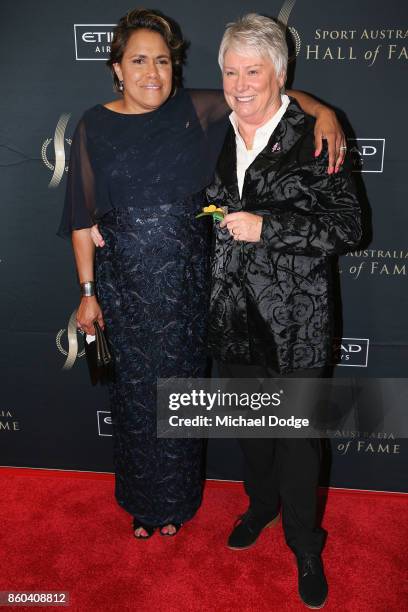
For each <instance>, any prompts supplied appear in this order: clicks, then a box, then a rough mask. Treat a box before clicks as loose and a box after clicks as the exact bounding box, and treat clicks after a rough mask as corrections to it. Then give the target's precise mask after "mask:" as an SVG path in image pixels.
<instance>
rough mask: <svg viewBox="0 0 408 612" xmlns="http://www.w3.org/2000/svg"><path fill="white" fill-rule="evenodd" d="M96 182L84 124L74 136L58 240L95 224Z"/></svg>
mask: <svg viewBox="0 0 408 612" xmlns="http://www.w3.org/2000/svg"><path fill="white" fill-rule="evenodd" d="M95 211H96V196H95V178H94V172H93V169H92V165H91V161H90V158H89V153H88V147H87V135H86V126H85V120H84V118H82V119H81V120H80V121H79V123H78V125H77V127H76V129H75V132H74V136H73V139H72V145H71V157H70V161H69V168H68V179H67V187H66V192H65V202H64V208H63V211H62V217H61V222H60V225H59V228H58V232H57V234H58V236H61V237H63V238H68V237H70V235H71V233H72V231H73V230H79V229H84V228H87V227H91V226H92V225H93V224H94V223H95V221H94V217H95Z"/></svg>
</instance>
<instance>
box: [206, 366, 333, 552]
mask: <svg viewBox="0 0 408 612" xmlns="http://www.w3.org/2000/svg"><path fill="white" fill-rule="evenodd" d="M218 370H219V374H220V377H221V378H258V377H259V378H281V379H285V378H320V377H322V376H323V375H324V372H325V371H324V369H308V370H297V371H296V372H294V373H293V374H289V375H281V374H278V373H277V372H275V371H274V370H272V369H271V368H269V367H265V366H256V365H241V364H230V363H224V362H218ZM239 443H240V446H241V449H242V452H243V455H244V470H245V472H244V486H245V491H246V493H247V495H248V497H249V500H250V508H251V510H252V511H253V512H254V513H255V514H256V515H258V516H259V518H260V519H261V520H266V519H268V518H273V517H274V516H276V514H277V513H278V512H279V509H280V507H281V509H282V523H283V529H284V532H285V539H286V543H287V545H288V546H289V547H290V548H291V549H292V550H293V552H294V553H295V554H298V553H301V552H313V553H316V554H320V552H321V550H322V548H323V544H324V539H325V532H324V531H323V529H321V528H319V527H318V526H317V487H318V479H319V471H320V460H321V446H320V439H318V438H314V439H312V438H309V439H305V438H240V439H239Z"/></svg>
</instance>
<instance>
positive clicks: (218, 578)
mask: <svg viewBox="0 0 408 612" xmlns="http://www.w3.org/2000/svg"><path fill="white" fill-rule="evenodd" d="M0 484H1V492H2V494H1V501H0V512H1V532H0V533H1V536H0V591H5V590H13V591H16V590H26V591H27V590H36V591H38V590H41V589H42V590H48V591H52V590H54V591H69V592H70V597H71V599H70V606H69V608H65V609H68V610H71V611H81V612H94V611H97V612H105V611H107V612H109V611H111V610H112V611H116V610H117V611H118V612H119V611H127V610H129V611H130V610H132V611H133V610H135V611H136V610H137V611H141V612H150V611H152V612H153V611H156V610H158V611H163V612H181V611H183V612H185V611H188V612H190V611H191V612H204V611H217V612H219V611H222V612H224V611H227V612H228V611H232V610H234V611H236V610H238V611H243V612H244V611H245V612H246V611H247V612H249V611H253V612H255V611H261V612H264V611H265V612H266V611H275V610H276V611H281V610H283V611H296V610H299V611H300V610H306V608H304V607H303V606H302V604H301V603H299V600H298V596H297V589H296V580H297V573H296V568H295V563H294V557H293V555H292V553H291V552H290V550H289V549H288V548H287V547H286V546H285V543H284V539H283V533H282V527H281V526H280V525H279V526H278V527H277V528H275V529H268V530H266V531H265V532H264V533H263V534H262V535H261V537H260V539H259V541H258V543H257V544H256V545H255V546H254V547H253V548H252V549H250V550H248V551H241V552H234V551H231V550H228V549H227V548H226V547H225V545H224V542H225V539H226V537H227V535H228V532H229V529H230V527H231V524H232V519H233V517H234V516H235V515H236V514H238V513H240V512H241V511H243V510H245V505H246V502H245V498H244V495H243V493H242V487H241V485H240V484H235V483H217V482H210V483H208V484H207V487H206V492H205V497H204V503H203V505H202V507H201V509H200V511H199V512H198V514H197V516H196V517H195V519H194V520H193V521H192V522H190V523H188V524H187V525H186V526H185V527H183V529H182V530H181V531H180V533H179V534H178V535H177V536H176V538H174V539H171V538H164V537H160V536H159V535H158V534H155V535H154V536H153V537H152V538H151V539H150V540H148V541H146V542H140V541H137V540H135V539H134V538H133V537H132V536H131V530H130V517H129V516H128V515H127V513H125V512H124V511H123V510H121V509H120V508H119V507H118V506H117V505H116V503H115V501H114V499H113V477H112V476H110V475H97V474H80V473H75V472H51V471H40V470H24V469H7V468H0ZM323 526H324V527H325V528H326V529H327V530H328V531H329V537H328V540H327V543H326V548H325V551H324V555H323V556H324V560H325V566H326V571H327V576H328V580H329V588H330V592H329V599H328V602H327V604H326V606H325V608H324V609H325V610H327V612H331V611H335V610H336V611H340V610H341V611H343V612H344V611H352V612H368V611H370V612H371V611H375V612H380V611H381V612H385V611H393V612H395V611H399V610H401V611H403V610H404V611H407V610H408V587H407V570H408V561H407V559H408V552H407V549H408V496H407V495H397V494H381V493H377V494H376V493H359V492H352V491H335V490H330V491H329V494H328V500H327V505H326V509H325V514H324V519H323ZM9 609H11V608H9ZM15 609H16V610H33V608H32V607H19V608H15ZM48 609H50V608H48ZM53 609H55V610H64V608H62V607H59V608H57V607H54V608H53Z"/></svg>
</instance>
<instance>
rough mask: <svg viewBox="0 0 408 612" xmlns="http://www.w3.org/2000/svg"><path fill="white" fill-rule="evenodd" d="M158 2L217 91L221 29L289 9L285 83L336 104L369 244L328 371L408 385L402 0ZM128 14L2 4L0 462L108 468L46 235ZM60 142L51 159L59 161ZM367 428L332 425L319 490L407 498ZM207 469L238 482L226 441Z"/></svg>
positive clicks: (99, 398) (199, 81) (92, 1)
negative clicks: (112, 41)
mask: <svg viewBox="0 0 408 612" xmlns="http://www.w3.org/2000/svg"><path fill="white" fill-rule="evenodd" d="M154 5H155V8H159V9H161V10H163V11H164V12H166V13H167V14H169V15H171V16H173V17H174V18H175V19H176V20H178V21H179V22H180V24H181V26H182V28H183V30H184V32H185V35H186V36H187V37H188V38H189V39H190V40H191V48H190V51H189V60H188V65H187V67H186V70H185V77H186V85H187V86H190V87H210V88H216V87H219V86H220V75H219V69H218V66H217V49H218V44H219V41H220V39H221V36H222V32H223V29H224V26H225V24H226V23H227V22H228V21H230V20H233V19H235V18H236V17H237V16H239V15H241V14H244V13H247V12H250V11H254V10H255V11H257V12H261V13H265V14H269V15H271V16H277V15H278V14H279V13H280V12H281V11H282V9H285V10H284V11H283V13H282V12H281V15H282V14H285V15H286V17H287V18H288V25H289V27H290V28H291V29H292V36H293V44H292V46H293V48H296V47H297V51H298V54H297V56H295V57H294V58H293V61H292V62H291V75H292V76H291V78H292V79H293V86H294V87H296V88H298V89H304V90H306V91H309V92H311V93H313V94H314V95H316V96H318V97H319V98H321V99H322V100H324V101H326V102H328V103H330V104H331V105H333V106H334V107H335V108H336V109H337V110H338V112H339V114H340V116H341V119H342V122H343V125H344V128H345V130H346V131H347V135H348V137H349V139H350V140H349V146H350V148H352V149H353V155H354V159H355V168H356V174H355V176H356V179H357V181H358V186H359V191H360V195H361V202H362V206H363V208H364V211H365V219H366V239H365V244H364V248H363V249H362V250H361V251H359V252H356V253H352V254H350V255H348V256H346V257H343V258H342V259H341V261H340V262H339V264H340V265H339V267H340V275H339V284H341V289H342V302H343V327H342V329H341V328H340V327H339V333H340V335H341V336H342V337H343V338H344V339H343V341H342V342H341V343H340V344H341V349H340V351H339V359H340V364H341V365H340V366H338V367H337V368H336V372H335V376H337V377H342V376H348V377H352V378H353V379H356V380H359V379H361V378H362V377H369V378H377V377H383V378H390V377H391V378H392V377H401V378H403V377H406V368H407V366H406V363H407V356H408V330H407V326H406V324H405V321H406V312H407V291H406V286H407V272H408V269H407V268H408V247H407V239H406V236H407V233H406V227H407V217H408V212H407V206H406V202H407V186H406V174H407V164H406V161H407V147H406V132H405V126H406V119H405V114H406V103H407V87H408V86H407V81H406V69H407V59H408V45H407V41H408V38H406V36H407V26H408V23H407V22H408V19H407V9H406V8H405V7H404V3H402V2H400V1H399V0H389V1H388V2H386V3H384V2H382V1H381V2H380V0H360V1H359V2H355V1H352V0H342V1H341V2H338V3H334V2H327V1H326V0H315V1H314V2H307V1H306V0H298V1H297V2H295V3H294V2H285V3H284V0H268V1H265V0H257V1H256V2H255V3H254V2H249V1H246V0H241V1H240V2H237V1H232V0H221V1H219V2H213V1H210V2H207V3H206V5H205V7H204V5H203V8H202V10H200V8H199V6H198V5H197V4H195V3H192V2H183V1H177V0H168V1H166V2H163V1H161V0H158V1H156V2H155V3H154ZM129 8H131V6H129V4H128V3H127V2H123V0H117V1H116V2H115V3H112V2H108V0H87V2H80V1H79V0H71V2H58V1H55V0H53V1H52V2H51V1H50V0H42V1H40V2H37V3H32V2H28V1H27V0H26V1H21V2H12V1H11V0H7V1H6V2H2V6H1V9H0V10H1V20H2V24H3V28H2V37H1V57H2V61H3V64H4V68H3V88H2V96H1V99H0V107H1V108H0V112H1V116H2V117H3V120H2V122H1V127H0V130H1V137H0V165H1V186H2V187H1V208H2V211H1V212H2V223H1V240H0V272H1V288H2V299H1V306H0V308H1V311H0V326H1V332H0V338H1V364H0V372H1V376H2V379H3V382H2V393H1V400H0V401H1V404H0V444H1V450H0V463H1V464H2V465H13V466H31V467H45V468H61V469H64V468H68V469H69V468H70V469H80V470H96V471H111V469H112V464H111V437H110V423H109V412H108V411H109V407H108V402H107V394H106V389H104V388H103V387H96V388H92V387H91V385H90V382H89V376H88V371H87V366H86V363H85V360H84V358H82V357H80V358H78V359H77V361H76V362H75V364H74V367H73V368H72V369H71V370H69V371H68V372H65V371H62V369H61V368H62V366H63V364H64V362H65V359H66V357H65V356H64V354H63V351H64V350H65V351H66V349H67V346H68V343H67V333H66V329H67V325H68V319H69V317H70V315H71V313H72V311H73V309H74V308H75V307H76V306H77V303H78V287H77V284H76V276H75V271H74V265H73V258H72V253H71V249H70V245H69V243H68V242H64V241H62V240H61V239H59V238H57V237H56V235H55V231H56V228H57V225H58V222H59V217H60V213H61V207H62V202H63V196H64V188H65V173H66V166H67V164H68V160H69V147H70V138H71V136H72V133H73V130H74V126H75V123H76V122H77V120H78V119H79V118H80V116H81V114H82V112H83V111H84V109H86V108H88V107H90V106H93V105H94V104H95V103H98V102H105V101H108V100H110V99H112V97H113V93H112V85H111V80H110V76H109V73H108V70H107V68H106V67H105V65H104V62H103V61H96V60H98V59H99V60H101V59H103V58H105V57H106V45H107V44H108V43H109V36H110V34H109V33H110V31H111V24H114V23H115V22H116V21H117V19H118V17H120V16H121V15H122V14H123V13H125V12H126V11H127V10H128V9H129ZM81 24H82V25H81ZM404 77H405V78H404ZM57 126H58V129H57ZM58 143H60V144H58ZM61 143H63V147H62V144H61ZM55 147H56V148H57V149H58V148H59V149H60V150H61V151H62V153H61V154H60V156H59V158H58V155H57V158H58V159H57V162H56V161H55ZM64 156H65V159H64ZM50 182H51V185H50ZM371 228H372V229H371ZM379 397H382V401H383V404H384V406H386V405H387V401H389V398H388V396H387V394H386V393H385V392H384V386H383V381H381V380H379V381H378V393H373V395H372V398H371V399H369V400H367V399H366V404H367V407H368V409H369V407H370V401H372V402H373V406H374V404H375V402H376V401H377V400H378V398H379ZM344 401H345V402H348V401H349V400H348V399H347V398H346V399H344ZM390 401H391V400H390ZM391 408H392V406H391ZM370 434H371V432H370V431H364V425H363V426H362V428H361V431H360V430H357V431H356V430H352V431H342V430H341V431H339V433H338V438H337V439H335V440H333V441H332V442H331V443H327V444H326V453H325V464H324V469H323V473H322V483H326V484H327V483H330V484H331V485H332V486H340V487H350V488H362V489H379V490H394V491H407V482H406V479H404V469H403V468H404V462H405V463H406V456H407V444H406V440H403V439H399V438H398V437H397V433H396V432H395V431H391V430H389V431H386V432H382V433H380V434H379V433H377V434H375V435H371V436H370ZM208 475H209V476H210V477H214V478H225V479H228V478H240V477H241V459H240V455H239V451H238V448H237V446H236V444H235V443H234V442H233V441H230V440H217V441H212V442H210V443H209V452H208Z"/></svg>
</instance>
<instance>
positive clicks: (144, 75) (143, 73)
mask: <svg viewBox="0 0 408 612" xmlns="http://www.w3.org/2000/svg"><path fill="white" fill-rule="evenodd" d="M113 67H114V70H115V72H116V74H117V76H118V78H119V80H120V81H123V88H124V91H123V96H124V101H125V103H126V104H127V105H128V106H129V108H131V109H132V111H133V112H135V113H146V112H149V111H152V110H155V109H157V108H159V107H160V106H161V105H162V104H163V103H164V102H165V101H166V100H167V98H168V97H169V96H170V93H171V89H172V79H173V69H172V63H171V56H170V50H169V48H168V46H167V44H166V42H165V40H164V38H163V37H162V36H161V35H160V34H159V33H158V32H152V31H151V30H145V29H141V30H136V31H135V32H134V33H133V34H132V35H131V36H130V38H129V40H128V42H127V45H126V48H125V52H124V54H123V57H122V60H121V62H120V63H118V64H114V65H113Z"/></svg>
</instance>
